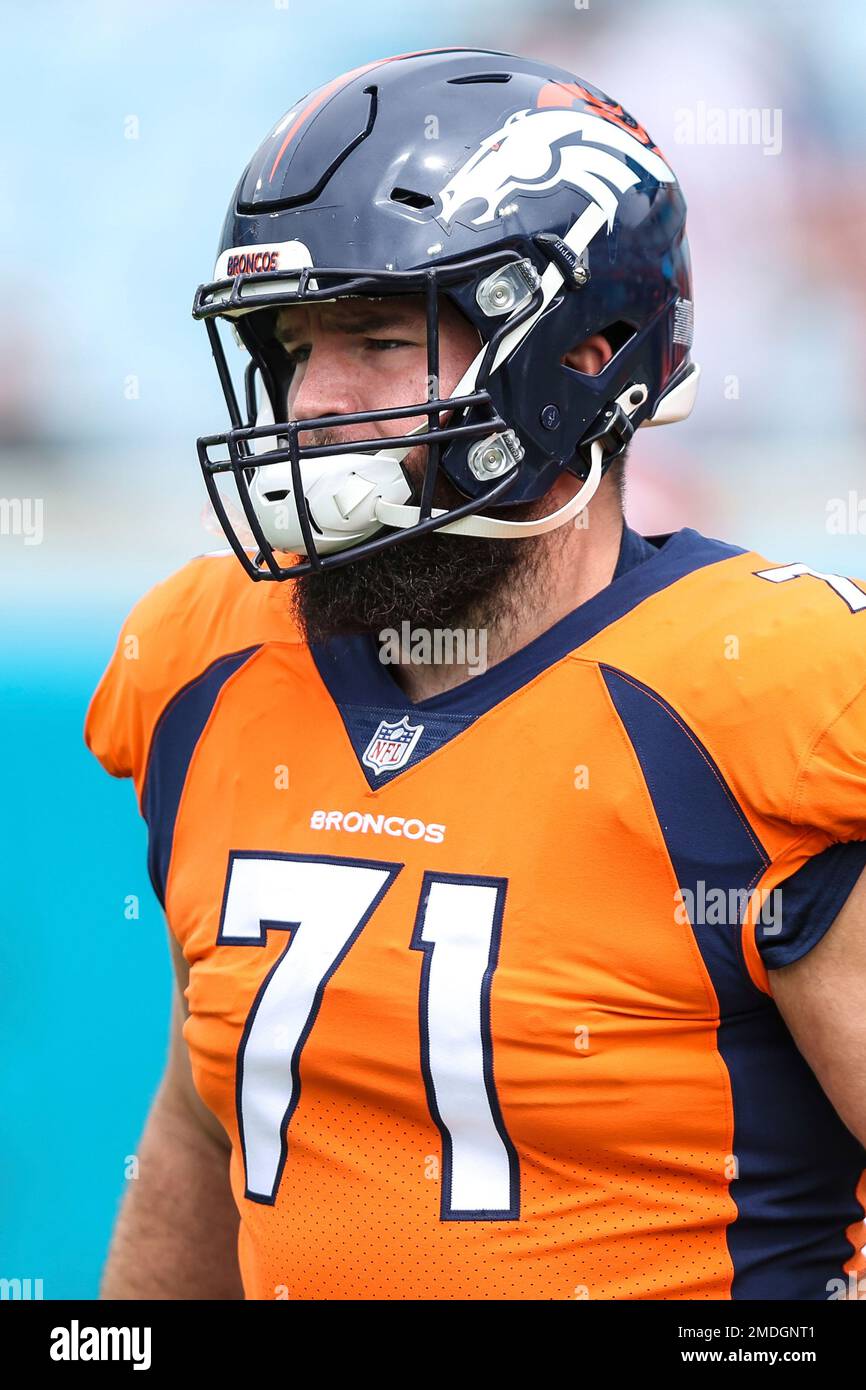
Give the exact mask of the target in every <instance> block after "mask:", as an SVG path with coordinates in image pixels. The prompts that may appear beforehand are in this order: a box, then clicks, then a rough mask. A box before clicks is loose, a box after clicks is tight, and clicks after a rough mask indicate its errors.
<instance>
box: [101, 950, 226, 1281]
mask: <svg viewBox="0 0 866 1390" xmlns="http://www.w3.org/2000/svg"><path fill="white" fill-rule="evenodd" d="M169 939H170V941H171V947H172V958H173V964H174V968H175V974H176V978H177V988H176V991H175V997H174V1000H173V1005H172V1021H171V1039H170V1045H169V1055H168V1062H167V1064H166V1069H165V1073H164V1075H163V1079H162V1082H161V1084H160V1087H159V1090H158V1092H157V1094H156V1098H155V1100H154V1102H153V1105H152V1107H151V1110H150V1114H149V1116H148V1119H147V1123H146V1125H145V1129H144V1133H143V1135H142V1138H141V1144H140V1145H139V1154H138V1157H139V1163H140V1167H139V1177H138V1178H137V1179H136V1180H133V1181H131V1182H130V1184H129V1190H128V1191H127V1193H126V1195H125V1196H124V1199H123V1203H122V1206H121V1209H120V1215H119V1217H118V1219H117V1224H116V1226H115V1230H114V1235H113V1237H112V1241H111V1247H110V1249H109V1253H108V1260H107V1263H106V1266H105V1271H104V1274H103V1280H102V1287H101V1289H100V1297H101V1298H104V1299H114V1298H119V1299H146V1298H156V1299H198V1298H203V1299H241V1298H243V1296H244V1295H243V1288H242V1286H241V1280H240V1273H239V1271H238V1260H237V1239H238V1212H237V1207H236V1206H235V1203H234V1199H233V1197H232V1194H231V1189H230V1187H229V1155H230V1152H231V1148H230V1144H229V1140H228V1137H227V1135H226V1133H225V1130H224V1129H223V1128H222V1126H221V1125H220V1124H219V1122H218V1121H217V1119H216V1118H215V1116H214V1115H212V1114H211V1112H210V1111H209V1110H208V1109H207V1107H206V1106H205V1105H204V1104H203V1103H202V1101H201V1099H200V1097H199V1095H198V1092H197V1091H196V1089H195V1086H194V1084H193V1079H192V1070H191V1068H190V1063H189V1052H188V1049H187V1046H186V1043H185V1042H184V1040H183V1035H182V1028H183V1024H184V1020H185V1018H186V1013H187V1009H186V1000H185V998H184V993H183V991H184V989H185V988H186V984H187V981H188V978H189V968H188V966H187V964H186V961H185V960H184V958H183V953H182V952H181V950H180V947H179V946H178V944H177V942H176V940H175V939H174V937H173V936H172V935H171V934H169Z"/></svg>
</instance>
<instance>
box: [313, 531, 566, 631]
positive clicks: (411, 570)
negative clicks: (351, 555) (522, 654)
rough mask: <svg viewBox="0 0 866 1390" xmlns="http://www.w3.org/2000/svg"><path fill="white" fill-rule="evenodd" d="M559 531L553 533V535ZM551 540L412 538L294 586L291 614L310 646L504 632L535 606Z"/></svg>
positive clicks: (466, 537)
mask: <svg viewBox="0 0 866 1390" xmlns="http://www.w3.org/2000/svg"><path fill="white" fill-rule="evenodd" d="M555 534H556V533H554V535H555ZM551 539H552V538H551V537H547V536H537V537H527V538H526V539H525V540H522V539H521V540H513V541H511V540H493V539H489V538H486V537H480V536H440V535H437V534H436V532H435V531H432V532H428V533H427V534H426V535H423V536H414V537H411V538H407V539H406V540H405V541H401V542H400V543H399V544H397V545H394V546H391V547H389V548H388V549H386V550H382V551H379V552H378V553H377V554H375V555H370V556H368V557H366V558H365V559H361V560H355V561H353V562H352V563H350V564H347V565H343V566H339V567H338V568H336V569H331V570H325V571H323V572H322V573H320V574H310V575H304V576H302V577H301V578H300V579H298V580H296V581H295V584H294V585H293V586H292V590H293V592H292V608H293V611H294V615H295V618H296V620H297V621H298V623H299V624H300V626H301V628H302V630H303V632H304V635H305V637H306V639H307V641H308V642H310V643H320V642H326V641H327V640H328V639H329V638H331V637H336V636H357V635H360V634H365V633H367V634H369V633H372V634H378V633H380V632H382V631H383V629H386V628H387V629H394V630H397V631H399V630H400V626H401V624H402V623H404V622H408V623H409V624H410V626H411V627H412V628H413V629H419V628H420V629H425V630H430V629H440V630H441V629H454V628H457V629H461V628H462V629H465V628H469V627H471V628H477V629H481V628H484V629H488V630H496V631H500V632H501V631H502V630H503V629H507V627H508V626H509V624H510V623H511V622H513V621H514V620H515V618H517V616H518V615H519V613H520V612H521V611H523V609H524V606H525V605H526V604H527V603H530V602H531V601H532V600H531V594H530V589H531V580H532V578H533V577H534V576H535V575H536V574H537V572H538V569H539V566H540V564H541V563H542V560H543V557H544V555H545V554H546V551H547V549H548V542H549V541H550V540H551Z"/></svg>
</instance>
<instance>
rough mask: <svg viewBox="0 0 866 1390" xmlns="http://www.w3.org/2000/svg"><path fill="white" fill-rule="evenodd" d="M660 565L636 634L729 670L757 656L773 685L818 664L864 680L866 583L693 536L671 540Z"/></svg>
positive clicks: (681, 534)
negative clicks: (665, 639)
mask: <svg viewBox="0 0 866 1390" xmlns="http://www.w3.org/2000/svg"><path fill="white" fill-rule="evenodd" d="M671 542H673V544H671ZM667 551H669V552H670V558H669V559H666V558H665V554H666V552H667ZM657 558H658V562H659V567H660V569H661V570H662V571H664V570H665V568H667V570H668V573H664V572H662V574H661V576H660V582H659V588H658V592H657V593H656V594H654V595H651V596H650V597H651V601H650V602H649V603H648V604H647V605H646V606H645V608H644V611H643V612H640V613H638V612H636V614H635V617H636V619H637V622H636V625H635V626H636V628H637V627H639V626H643V627H645V628H648V629H649V630H651V631H652V630H653V629H655V630H656V631H657V633H658V635H659V636H660V635H661V634H662V632H665V633H667V634H668V635H669V638H670V641H671V642H676V641H679V642H680V643H682V644H683V646H684V648H685V650H684V652H683V655H684V656H685V657H686V658H687V657H688V652H689V651H690V650H691V651H694V652H695V653H697V652H701V654H702V655H703V657H704V659H705V660H711V659H712V657H713V655H716V656H721V657H722V658H723V659H724V660H726V661H728V662H731V661H736V660H738V659H739V658H741V657H742V658H757V657H759V656H760V657H761V658H762V659H761V661H760V663H758V662H757V660H756V662H755V669H756V674H757V669H758V665H759V664H760V667H761V668H762V670H763V675H764V678H765V680H766V681H767V683H768V684H772V683H773V682H783V681H784V679H785V672H786V671H787V670H800V669H803V668H812V667H813V666H814V663H815V661H816V660H819V661H823V662H826V663H829V664H830V665H839V666H841V667H845V668H846V669H847V670H848V671H849V672H851V671H852V670H853V671H856V669H857V668H860V669H862V671H863V676H864V677H866V579H863V578H856V577H854V576H851V575H847V574H845V573H841V572H839V573H835V572H832V571H831V570H830V569H828V568H826V567H823V568H822V567H821V566H820V565H816V564H810V563H808V562H806V561H804V560H802V559H800V558H798V557H796V556H795V557H794V558H787V559H786V558H775V559H773V558H770V557H768V556H767V555H765V554H763V553H762V552H761V551H758V550H753V549H749V548H748V547H744V546H737V545H730V544H728V543H726V542H723V541H719V540H716V539H714V538H712V537H709V536H704V535H702V534H700V533H699V532H697V531H692V530H685V531H682V532H678V533H676V534H675V535H674V536H673V537H671V538H669V540H668V543H667V544H663V545H662V546H661V547H660V550H659V552H658V557H657ZM663 645H664V644H663ZM669 656H670V653H669V652H665V653H664V659H668V658H669ZM688 664H689V663H688V660H686V661H685V665H686V666H687V665H688Z"/></svg>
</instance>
